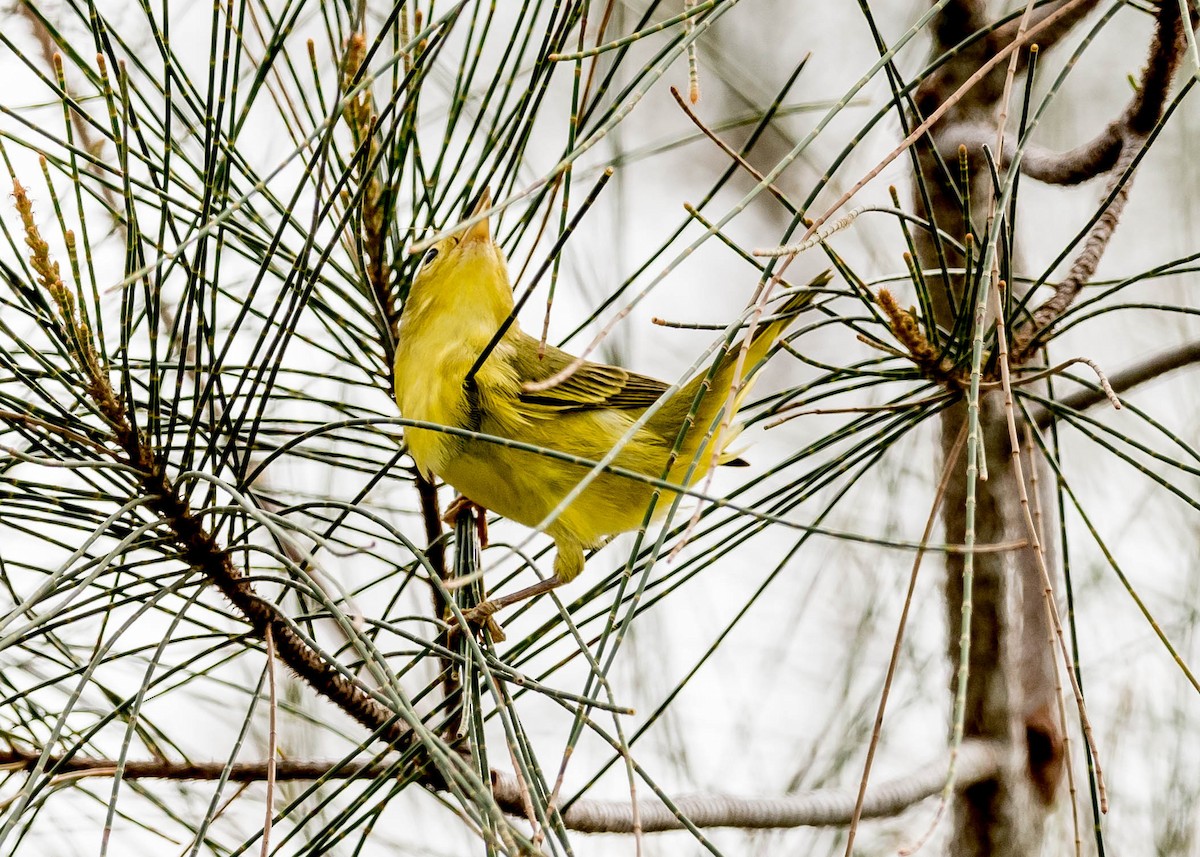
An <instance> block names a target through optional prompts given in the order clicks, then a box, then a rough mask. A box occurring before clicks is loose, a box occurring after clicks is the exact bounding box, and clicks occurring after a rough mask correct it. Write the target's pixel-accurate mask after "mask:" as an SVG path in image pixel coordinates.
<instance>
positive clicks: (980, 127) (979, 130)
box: [938, 122, 1122, 185]
mask: <svg viewBox="0 0 1200 857" xmlns="http://www.w3.org/2000/svg"><path fill="white" fill-rule="evenodd" d="M1121 127H1122V126H1121V123H1120V122H1111V123H1109V125H1108V126H1107V127H1106V128H1105V129H1104V131H1102V132H1101V133H1100V134H1098V135H1097V136H1096V137H1094V138H1093V139H1091V140H1089V141H1087V142H1086V143H1082V144H1080V145H1078V146H1076V147H1075V148H1074V149H1070V150H1068V151H1066V152H1055V151H1052V150H1050V149H1046V148H1043V147H1041V146H1035V145H1026V146H1025V149H1024V151H1023V152H1022V153H1021V175H1024V176H1029V177H1030V178H1031V179H1034V180H1036V181H1040V182H1045V183H1046V184H1054V185H1075V184H1080V183H1082V182H1085V181H1089V180H1090V179H1094V178H1096V177H1097V176H1101V175H1103V174H1104V173H1107V172H1108V171H1109V170H1111V169H1112V168H1113V165H1114V164H1116V162H1117V156H1118V155H1119V154H1120V152H1121ZM995 141H996V129H995V127H994V126H992V125H988V124H986V123H983V122H977V123H959V124H956V125H954V126H953V127H951V128H948V129H946V131H944V132H943V133H941V134H940V135H939V136H938V151H939V152H941V153H942V157H944V158H945V157H948V153H953V154H954V156H955V158H957V152H958V149H959V147H960V146H962V147H964V148H966V150H967V151H968V152H971V153H977V152H981V151H982V150H983V147H984V146H992V145H994V143H995ZM1016 149H1017V140H1016V137H1014V136H1012V135H1009V136H1006V137H1005V138H1004V151H1003V152H1002V154H1001V156H1000V158H999V162H998V164H997V169H999V170H1001V171H1004V170H1007V169H1009V168H1010V167H1011V166H1012V157H1013V152H1015V151H1016Z"/></svg>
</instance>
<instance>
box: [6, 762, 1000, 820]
mask: <svg viewBox="0 0 1200 857" xmlns="http://www.w3.org/2000/svg"><path fill="white" fill-rule="evenodd" d="M1001 753H1002V751H1001V748H1000V747H999V746H998V745H996V744H995V743H994V742H990V741H967V742H965V743H964V744H963V745H962V748H961V749H960V751H959V755H958V761H957V763H956V765H957V771H958V773H957V776H956V782H957V783H958V787H959V788H967V787H968V786H971V785H974V784H976V783H980V782H983V781H985V780H989V779H991V778H993V777H994V776H995V775H996V773H997V772H998V771H999V769H1000V759H1001ZM40 758H41V754H40V753H37V752H33V751H26V750H19V749H16V748H9V749H6V750H0V768H7V769H9V770H30V769H32V768H33V767H34V766H35V765H36V764H37V762H38V760H39V759H40ZM948 764H949V758H948V757H947V758H943V759H939V760H938V761H937V762H933V763H930V764H928V765H926V766H924V767H922V768H919V769H918V770H916V771H914V772H913V773H912V774H910V775H909V776H906V777H900V778H897V779H895V780H891V781H888V782H884V783H880V784H879V785H878V786H874V787H872V788H871V789H869V790H868V792H867V798H866V801H865V803H864V805H863V817H864V818H882V817H885V816H891V815H896V814H897V813H899V812H901V811H902V810H905V809H907V808H908V807H910V806H912V805H913V804H915V803H919V802H920V801H922V800H924V799H925V798H928V797H932V796H933V795H936V794H938V793H939V792H940V791H941V790H942V786H943V785H944V784H945V782H946V768H947V765H948ZM118 765H119V763H118V760H116V759H102V758H95V757H83V756H51V757H50V758H49V760H48V761H47V764H46V769H47V770H48V771H52V772H53V773H54V775H56V776H66V777H72V776H73V777H111V776H113V775H114V774H115V773H116V772H117V769H118ZM121 768H122V770H121V777H122V778H123V779H126V780H136V779H162V780H194V781H206V780H217V779H221V778H225V779H228V780H231V781H234V782H260V781H263V780H265V779H266V777H267V763H266V762H242V763H236V764H233V765H227V764H225V763H223V762H166V761H162V760H159V759H153V760H146V761H126V762H124V764H123V765H122V766H121ZM394 775H395V767H394V766H392V765H389V764H387V763H385V762H371V763H365V764H364V763H343V762H340V761H339V762H334V761H326V760H304V761H301V760H294V759H279V760H277V761H276V763H275V780H276V781H284V780H292V781H296V780H355V779H373V778H376V777H381V776H394ZM492 790H493V793H494V795H495V798H496V802H497V803H498V804H499V805H500V806H502V807H503V808H504V810H505V811H506V812H509V813H510V814H513V815H518V816H524V811H523V809H522V808H521V799H520V787H519V785H518V783H517V779H516V777H514V776H512V775H510V774H504V773H499V772H496V771H493V772H492ZM855 795H856V790H854V789H814V790H813V791H809V792H803V793H800V794H793V795H786V796H783V797H758V798H741V797H733V796H730V795H722V794H698V795H689V796H685V797H681V798H679V799H678V800H677V801H675V805H676V807H677V808H678V810H679V812H681V813H682V814H684V815H686V816H687V817H688V819H689V820H690V821H691V822H692V823H693V824H694V825H695V826H696V827H738V828H743V829H766V828H789V827H816V826H838V825H844V824H848V823H849V821H850V815H851V813H852V812H853V811H854V799H855ZM638 809H639V812H640V815H641V829H642V831H643V832H646V833H651V832H661V831H665V830H682V829H683V827H684V825H683V824H682V823H681V822H680V821H679V819H678V817H677V816H676V815H675V813H674V812H672V811H671V810H670V809H668V808H667V806H666V805H665V804H663V803H662V802H661V801H641V802H640V803H639V804H638ZM633 818H634V815H633V812H632V808H631V806H630V803H629V801H607V800H579V801H576V802H575V803H574V804H572V805H571V807H570V809H568V810H567V811H566V812H565V813H563V824H564V825H565V826H566V827H567V828H568V829H570V830H578V831H581V832H584V833H632V832H633Z"/></svg>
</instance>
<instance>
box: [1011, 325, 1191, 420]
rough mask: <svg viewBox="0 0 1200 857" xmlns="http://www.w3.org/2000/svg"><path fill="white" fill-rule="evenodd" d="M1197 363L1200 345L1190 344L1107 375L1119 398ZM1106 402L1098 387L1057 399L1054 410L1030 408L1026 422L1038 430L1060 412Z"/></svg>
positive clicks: (1035, 406) (1042, 406)
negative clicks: (1147, 383)
mask: <svg viewBox="0 0 1200 857" xmlns="http://www.w3.org/2000/svg"><path fill="white" fill-rule="evenodd" d="M1196 364H1200V342H1191V343H1188V344H1187V345H1183V346H1180V347H1179V348H1175V349H1173V350H1171V351H1165V352H1163V353H1162V354H1156V355H1155V356H1154V357H1151V358H1149V359H1148V360H1144V361H1142V362H1141V363H1137V364H1135V365H1133V366H1130V367H1129V368H1128V369H1125V370H1124V371H1121V372H1118V373H1116V374H1115V375H1112V376H1110V377H1109V379H1108V381H1109V385H1110V386H1111V387H1112V389H1113V392H1115V393H1116V394H1117V395H1120V394H1121V393H1124V392H1127V391H1129V390H1132V389H1133V388H1134V387H1137V386H1139V385H1141V384H1145V383H1146V382H1148V381H1154V380H1156V379H1158V378H1161V377H1162V376H1164V375H1166V374H1168V373H1170V372H1174V371H1175V370H1177V369H1182V368H1184V367H1186V366H1193V365H1196ZM1108 401H1109V398H1108V394H1107V393H1105V391H1104V390H1103V389H1101V388H1100V387H1099V386H1097V387H1096V388H1095V389H1089V388H1084V389H1082V390H1079V391H1078V392H1075V393H1072V394H1071V395H1069V396H1063V397H1062V398H1061V399H1056V400H1055V401H1054V406H1053V408H1051V407H1047V406H1046V405H1043V404H1041V403H1038V404H1035V405H1033V406H1032V407H1030V409H1029V420H1030V422H1032V423H1033V424H1034V425H1036V426H1037V427H1038V428H1041V429H1044V428H1049V426H1050V425H1051V424H1052V423H1053V422H1054V421H1055V420H1056V419H1057V418H1058V414H1059V412H1060V411H1066V410H1069V411H1079V412H1082V411H1086V410H1088V409H1089V408H1094V407H1095V406H1096V405H1099V404H1107V403H1108Z"/></svg>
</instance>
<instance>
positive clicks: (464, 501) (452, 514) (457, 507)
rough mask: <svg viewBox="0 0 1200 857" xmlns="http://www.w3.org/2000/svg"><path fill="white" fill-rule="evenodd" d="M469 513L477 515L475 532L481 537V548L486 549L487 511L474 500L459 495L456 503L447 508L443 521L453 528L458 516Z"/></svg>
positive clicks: (455, 500) (455, 499)
mask: <svg viewBox="0 0 1200 857" xmlns="http://www.w3.org/2000/svg"><path fill="white" fill-rule="evenodd" d="M468 511H469V512H473V513H474V514H475V532H476V533H478V535H479V547H480V548H481V549H482V548H485V547H487V546H488V527H487V509H485V508H483V507H482V506H480V505H479V504H478V503H476V502H475V501H474V500H470V499H468V498H466V497H464V496H463V495H462V494H459V495H458V496H457V497H455V498H454V502H453V503H451V504H450V505H449V506H447V507H446V512H445V514H443V515H442V521H443V522H444V523H446V524H449V525H450V526H452V527H453V526H454V522H455V521H457V520H458V516H459V515H461V514H462V513H463V512H468Z"/></svg>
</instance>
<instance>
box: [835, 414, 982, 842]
mask: <svg viewBox="0 0 1200 857" xmlns="http://www.w3.org/2000/svg"><path fill="white" fill-rule="evenodd" d="M966 441H967V424H966V423H963V427H962V428H961V429H960V430H959V432H958V439H957V440H955V441H954V448H953V449H952V450H951V451H950V454H949V455H947V456H946V462H945V465H944V466H943V468H942V478H941V479H940V480H939V481H938V485H937V489H936V490H935V491H934V494H933V504H932V505H931V507H930V509H929V517H928V518H927V519H926V521H925V531H924V532H923V533H922V534H921V541H922V542H927V541H928V540H929V537H930V535H932V533H933V525H934V522H935V521H936V520H937V513H938V509H940V508H941V505H942V498H943V497H945V496H946V488H947V487H948V486H949V485H950V477H952V476H953V475H954V473H955V465H957V464H958V458H959V456H960V455H962V449H963V446H964V445H965V444H966ZM924 558H925V551H924V550H919V551H917V555H916V556H915V557H914V558H913V566H912V571H911V572H910V573H909V576H908V591H907V592H905V593H904V606H903V607H902V608H901V610H900V621H899V623H898V624H897V626H896V639H895V641H894V642H893V643H892V655H891V658H889V660H888V668H887V675H886V676H885V677H884V680H883V690H882V691H881V692H880V694H879V708H878V709H877V710H876V712H875V725H874V727H872V729H871V741H870V743H869V744H868V745H867V760H866V762H864V763H863V773H862V779H861V780H860V781H859V785H858V797H857V799H856V800H855V802H854V812H853V813H852V814H851V816H850V828H849V830H848V831H847V832H846V857H852V855H853V854H854V837H855V834H856V833H857V832H858V822H859V820H860V819H861V818H862V814H863V805H864V804H865V803H866V799H867V781H868V780H869V779H870V777H871V764H872V763H873V762H874V761H875V750H876V749H877V748H878V747H879V738H880V736H881V735H882V734H883V715H884V712H885V711H886V710H887V702H888V695H889V694H890V693H891V689H892V681H893V679H894V678H895V675H896V667H897V665H898V664H899V663H900V647H901V644H902V643H903V642H904V631H905V628H906V627H907V626H908V611H909V609H910V608H911V607H912V598H913V592H915V591H916V588H917V573H918V572H919V571H920V570H921V560H923V559H924Z"/></svg>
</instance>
